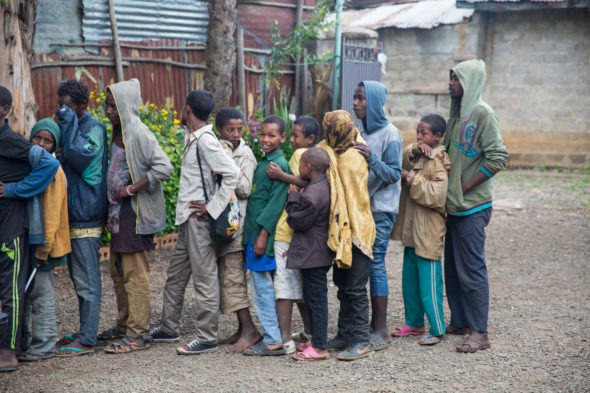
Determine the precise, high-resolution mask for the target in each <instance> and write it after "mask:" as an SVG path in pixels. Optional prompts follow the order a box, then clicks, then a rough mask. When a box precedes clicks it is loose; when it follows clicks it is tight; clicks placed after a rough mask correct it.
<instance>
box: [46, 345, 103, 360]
mask: <svg viewBox="0 0 590 393" xmlns="http://www.w3.org/2000/svg"><path fill="white" fill-rule="evenodd" d="M89 348H90V347H89ZM66 351H67V352H70V353H64V352H66ZM89 353H94V348H90V349H84V348H78V347H60V348H59V351H57V353H56V354H55V356H57V357H60V358H71V357H74V356H82V355H88V354H89Z"/></svg>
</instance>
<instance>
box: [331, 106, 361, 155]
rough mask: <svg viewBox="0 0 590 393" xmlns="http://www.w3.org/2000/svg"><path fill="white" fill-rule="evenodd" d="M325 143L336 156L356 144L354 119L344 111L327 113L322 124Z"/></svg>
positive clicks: (356, 134) (356, 130)
mask: <svg viewBox="0 0 590 393" xmlns="http://www.w3.org/2000/svg"><path fill="white" fill-rule="evenodd" d="M322 126H323V127H324V134H325V135H326V143H327V144H328V146H330V147H331V148H332V149H334V152H335V153H336V154H342V153H344V152H345V151H346V150H348V149H349V148H351V147H353V146H354V144H355V143H356V142H357V137H358V134H359V131H358V129H357V128H356V127H355V126H354V119H353V118H352V116H351V115H350V113H348V112H347V111H344V110H337V111H333V112H328V113H326V115H325V116H324V121H323V122H322Z"/></svg>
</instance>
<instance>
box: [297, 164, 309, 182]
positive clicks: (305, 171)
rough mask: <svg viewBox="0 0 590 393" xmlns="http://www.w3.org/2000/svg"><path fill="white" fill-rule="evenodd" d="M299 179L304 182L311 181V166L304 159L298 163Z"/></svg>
mask: <svg viewBox="0 0 590 393" xmlns="http://www.w3.org/2000/svg"><path fill="white" fill-rule="evenodd" d="M299 177H300V178H302V179H304V180H311V165H309V163H308V162H307V161H305V160H304V159H301V160H300V161H299Z"/></svg>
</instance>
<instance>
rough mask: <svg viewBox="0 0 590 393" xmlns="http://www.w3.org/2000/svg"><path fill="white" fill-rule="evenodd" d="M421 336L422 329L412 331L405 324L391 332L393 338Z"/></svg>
mask: <svg viewBox="0 0 590 393" xmlns="http://www.w3.org/2000/svg"><path fill="white" fill-rule="evenodd" d="M422 334H424V329H422V330H412V328H411V327H410V326H408V325H406V324H405V323H404V324H403V325H401V326H400V327H398V328H396V329H395V330H394V331H393V332H391V335H392V336H393V337H408V336H421V335H422Z"/></svg>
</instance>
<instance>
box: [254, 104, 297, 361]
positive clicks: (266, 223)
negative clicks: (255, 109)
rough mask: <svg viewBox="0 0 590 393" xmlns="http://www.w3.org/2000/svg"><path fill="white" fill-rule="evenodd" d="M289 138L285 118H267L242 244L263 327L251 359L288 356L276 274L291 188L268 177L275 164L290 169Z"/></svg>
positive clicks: (263, 125) (255, 303) (261, 138)
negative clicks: (279, 233) (278, 234)
mask: <svg viewBox="0 0 590 393" xmlns="http://www.w3.org/2000/svg"><path fill="white" fill-rule="evenodd" d="M285 137H286V135H285V122H284V121H283V119H281V118H280V117H278V116H274V115H271V116H268V117H267V118H266V119H264V121H263V122H262V125H261V128H260V131H259V132H258V139H259V141H260V147H261V148H262V151H263V152H264V154H265V156H264V158H263V159H262V161H260V163H259V164H258V166H257V167H256V170H255V171H254V184H253V185H252V194H251V195H250V200H249V201H248V208H247V211H246V222H245V225H244V233H243V235H242V237H243V239H242V244H244V245H245V246H246V268H247V269H249V270H250V272H251V277H252V286H253V291H252V292H253V296H254V307H255V309H256V313H257V314H258V319H259V320H260V323H261V324H262V327H263V333H262V337H263V338H262V341H260V342H259V343H257V344H255V345H253V346H251V347H250V348H248V349H246V350H244V352H243V353H244V355H248V356H275V355H284V354H285V349H284V348H283V338H282V336H281V331H280V329H279V322H278V318H277V309H276V304H275V289H274V281H273V275H274V271H275V270H276V260H275V252H274V235H275V229H276V226H277V221H278V220H279V217H280V215H281V212H282V211H283V207H284V206H285V201H286V199H287V191H288V188H289V185H288V184H287V183H283V182H281V181H278V180H272V179H270V178H269V177H268V176H267V175H266V169H267V168H268V165H269V164H270V163H271V162H275V163H277V164H278V165H279V166H280V167H281V169H282V170H283V171H288V170H289V166H288V164H287V160H286V159H285V157H284V156H283V152H282V151H281V144H282V143H283V142H284V141H285Z"/></svg>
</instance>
